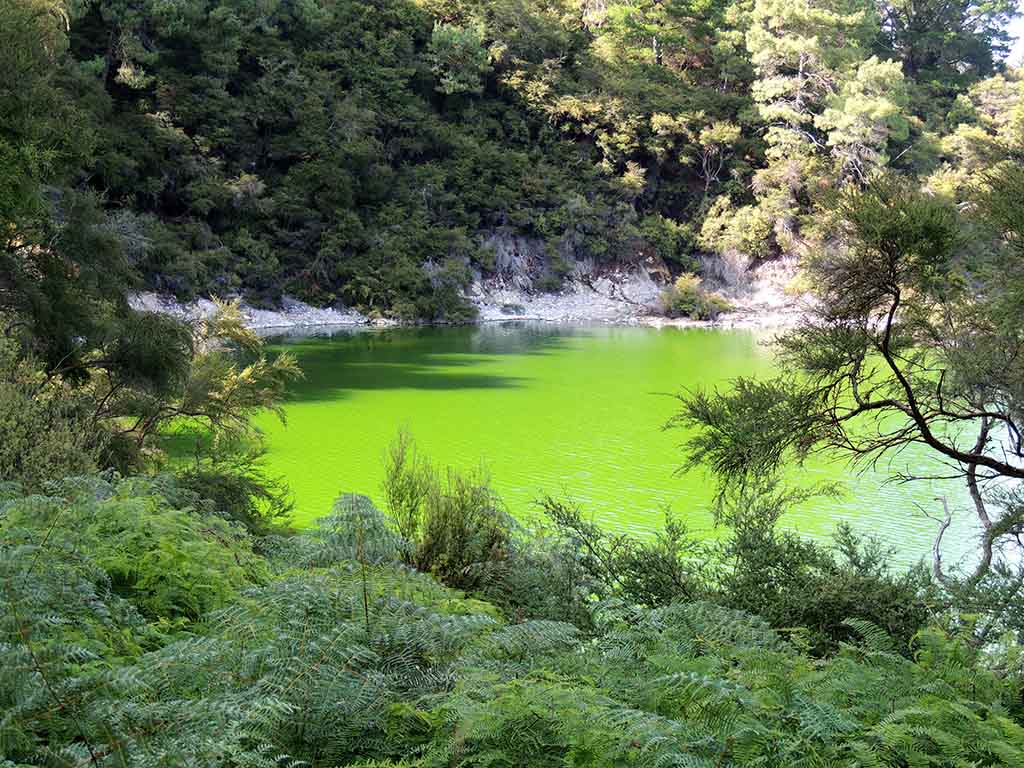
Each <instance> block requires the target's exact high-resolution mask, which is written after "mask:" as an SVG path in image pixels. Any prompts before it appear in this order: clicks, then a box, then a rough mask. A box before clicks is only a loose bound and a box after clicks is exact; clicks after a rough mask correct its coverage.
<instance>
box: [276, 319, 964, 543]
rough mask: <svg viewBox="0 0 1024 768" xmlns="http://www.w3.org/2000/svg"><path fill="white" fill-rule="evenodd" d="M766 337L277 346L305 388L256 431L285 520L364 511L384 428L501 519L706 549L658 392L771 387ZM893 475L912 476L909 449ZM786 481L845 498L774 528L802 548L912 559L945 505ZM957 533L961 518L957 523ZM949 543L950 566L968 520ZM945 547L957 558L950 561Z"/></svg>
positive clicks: (473, 332)
mask: <svg viewBox="0 0 1024 768" xmlns="http://www.w3.org/2000/svg"><path fill="white" fill-rule="evenodd" d="M769 339H770V335H768V334H764V333H755V332H750V331H725V330H705V329H676V328H670V329H660V330H659V329H653V328H646V327H643V328H640V327H607V326H604V327H600V326H598V327H564V326H551V325H547V326H538V325H527V324H516V325H488V326H482V327H475V328H471V327H466V328H431V329H400V330H386V331H369V332H366V331H364V332H352V333H349V332H345V333H338V334H335V335H333V336H313V337H307V338H291V339H278V340H275V343H279V344H282V345H286V347H287V348H288V349H289V350H290V351H291V352H293V353H294V354H295V355H296V356H297V357H298V359H299V362H300V364H301V366H302V368H303V369H304V371H305V375H306V378H305V380H304V381H302V382H300V383H298V384H297V385H296V386H295V387H294V388H293V391H292V394H291V396H290V398H289V401H288V403H287V406H286V412H287V426H282V425H280V424H279V423H278V422H277V421H276V419H274V418H273V417H272V416H270V415H264V416H261V417H260V418H259V420H258V422H259V426H260V427H261V429H263V431H264V433H265V434H266V438H267V446H268V462H269V465H270V469H271V471H272V472H274V473H277V474H280V475H283V476H284V477H285V478H286V479H287V480H288V482H289V484H290V485H291V487H292V490H293V492H294V495H295V499H296V522H297V523H298V524H300V525H305V524H311V523H313V522H314V521H315V519H316V518H318V517H322V516H324V515H326V514H327V513H328V512H329V511H330V509H331V506H332V503H333V501H334V499H335V498H336V497H337V496H338V495H339V493H341V492H358V493H365V494H367V495H369V496H371V497H373V498H375V499H378V500H379V499H380V483H381V479H382V476H383V471H382V465H381V462H382V457H383V455H384V453H385V450H386V448H387V445H388V443H389V442H390V441H391V440H392V439H393V438H394V436H395V435H396V433H397V432H398V431H399V429H402V428H405V429H408V430H409V431H410V432H411V433H412V435H413V436H414V438H415V439H416V441H417V443H418V445H419V448H420V450H421V452H422V453H424V454H425V455H427V456H429V457H431V458H432V459H433V460H434V461H435V462H436V463H438V464H441V465H452V466H456V467H460V468H472V467H475V466H478V465H479V464H480V463H481V462H482V463H483V464H484V465H486V467H487V468H488V469H489V470H490V473H491V475H492V476H493V480H494V485H495V487H496V488H497V490H498V491H499V493H500V494H501V496H502V498H503V499H504V500H505V502H506V504H507V506H508V507H509V509H510V511H511V512H512V513H513V514H514V515H516V516H517V517H519V518H521V519H528V518H529V517H530V516H531V515H534V514H536V507H535V505H534V503H533V502H534V501H535V500H536V499H537V498H538V497H539V496H541V495H542V494H544V493H551V494H555V495H566V496H570V497H572V498H573V499H574V500H575V501H577V502H578V503H579V504H581V505H582V507H583V508H584V509H585V510H586V511H587V512H588V513H589V514H591V515H592V516H593V517H594V518H595V519H596V520H598V521H600V522H602V523H604V524H607V525H609V526H612V527H614V528H617V529H621V530H628V531H633V532H638V533H643V532H647V531H650V530H652V529H653V528H656V527H658V526H659V525H660V523H661V521H662V520H663V510H664V508H665V507H667V506H671V507H672V509H673V511H674V512H675V513H676V514H677V515H679V516H680V517H682V518H683V519H685V520H686V521H687V522H688V524H689V525H690V526H691V528H693V529H696V530H698V531H701V532H703V533H705V534H706V535H715V532H714V531H713V529H712V521H711V516H710V514H709V512H708V508H709V505H710V501H711V498H712V494H713V489H712V487H711V485H710V482H709V478H708V477H707V476H706V475H704V474H703V473H700V472H691V473H688V474H686V475H684V476H678V475H675V474H674V470H675V469H676V468H677V467H678V466H679V464H680V462H681V453H680V451H679V449H678V446H679V444H680V443H681V442H682V441H683V440H684V438H685V435H684V434H682V433H680V432H679V431H670V432H663V431H661V429H660V427H661V425H662V424H663V423H664V422H665V420H666V419H667V418H668V417H669V416H670V415H671V414H672V413H673V410H674V407H675V405H676V403H675V401H674V400H673V399H672V398H670V397H668V396H667V394H666V393H672V392H678V391H679V390H680V389H683V388H694V387H700V386H716V385H718V386H725V385H727V383H728V380H729V379H731V378H733V377H735V376H740V375H744V376H750V375H770V374H771V373H772V358H771V353H770V350H769V349H767V348H766V347H765V346H764V342H766V341H768V340H769ZM916 450H917V452H914V451H908V452H905V453H904V454H903V455H901V457H900V459H899V461H900V466H901V467H906V466H908V465H909V466H917V465H921V466H924V464H925V462H927V461H928V457H927V454H926V453H924V451H923V449H916ZM792 475H793V479H795V480H799V481H801V482H813V481H816V480H829V481H836V480H840V481H842V482H843V484H844V486H845V489H846V493H845V494H844V495H843V496H842V497H840V498H837V499H831V498H820V499H815V500H813V501H811V502H807V503H805V504H804V505H803V506H802V507H801V508H799V509H796V510H794V511H793V512H792V513H790V514H789V515H787V518H786V521H785V522H786V524H787V525H790V526H792V527H793V528H795V529H797V530H799V531H800V532H802V533H805V534H808V535H811V536H815V537H823V536H827V535H828V534H829V533H830V532H831V531H832V529H833V528H834V526H835V524H836V523H837V522H839V521H840V520H846V521H849V522H851V523H852V524H853V525H854V526H855V527H856V528H857V529H859V530H862V531H870V532H872V533H875V534H877V535H879V536H881V537H883V538H884V539H885V540H886V541H888V542H890V543H892V544H893V545H895V546H897V547H898V548H899V550H900V555H901V557H900V559H901V560H904V561H906V560H912V559H917V558H918V557H920V556H922V555H925V554H926V553H927V551H928V549H929V547H930V545H931V539H932V535H933V532H934V529H935V523H934V522H933V521H931V520H929V519H928V518H927V517H925V516H924V514H922V512H921V511H920V509H919V508H918V506H916V505H920V507H921V508H924V509H926V510H929V511H931V512H935V511H937V507H938V502H937V501H935V497H936V496H937V495H939V494H947V495H948V496H950V498H953V499H956V500H960V499H961V498H962V496H963V494H962V491H961V489H960V488H959V487H958V486H957V485H956V484H949V483H946V484H935V483H921V484H914V485H894V484H885V482H884V480H885V477H886V475H885V473H884V472H878V473H868V474H864V475H856V474H854V473H852V472H850V470H849V469H848V468H847V467H846V466H845V465H844V464H843V463H839V462H831V463H830V462H826V461H817V462H815V463H814V464H813V465H812V466H810V467H808V468H805V469H802V470H800V471H798V472H794V473H792ZM962 519H968V518H966V517H963V518H962ZM952 533H953V535H950V536H949V537H948V539H949V541H950V543H951V546H952V547H953V549H954V550H962V548H963V547H964V545H965V544H966V540H967V537H969V536H970V535H971V531H970V529H969V528H968V527H967V524H966V522H965V523H964V524H963V525H962V526H961V527H960V529H959V530H954V531H953V532H952ZM958 542H959V546H958Z"/></svg>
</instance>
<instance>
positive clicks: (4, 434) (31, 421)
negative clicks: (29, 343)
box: [0, 337, 101, 492]
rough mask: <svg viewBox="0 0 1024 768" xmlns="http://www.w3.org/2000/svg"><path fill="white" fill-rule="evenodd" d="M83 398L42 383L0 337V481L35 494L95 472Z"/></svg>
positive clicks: (92, 434) (94, 440) (95, 445)
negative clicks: (49, 485) (52, 482)
mask: <svg viewBox="0 0 1024 768" xmlns="http://www.w3.org/2000/svg"><path fill="white" fill-rule="evenodd" d="M88 406H89V401H88V398H87V397H86V396H84V395H82V394H80V393H77V392H75V391H73V390H72V389H71V388H70V387H68V386H67V385H65V384H63V383H61V382H60V381H47V380H46V377H45V376H44V374H43V373H42V372H40V371H37V370H35V369H34V368H33V366H32V365H31V364H30V363H28V362H22V361H19V360H18V359H17V351H16V348H15V346H14V345H13V344H12V343H11V342H9V341H7V340H5V339H4V338H3V337H0V480H6V481H10V482H17V483H20V484H21V485H22V487H23V488H24V489H25V490H26V491H30V492H31V491H38V490H40V489H42V487H43V485H44V484H45V483H46V481H48V480H52V479H56V478H61V477H65V476H66V475H76V474H81V473H84V472H88V471H90V470H92V469H94V468H95V464H96V457H97V455H98V453H99V449H100V448H101V445H100V441H99V438H98V436H97V430H96V429H95V427H94V425H93V424H92V422H91V419H90V416H91V413H92V412H91V410H90V409H89V407H88Z"/></svg>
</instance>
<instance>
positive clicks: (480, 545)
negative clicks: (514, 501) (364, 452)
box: [383, 434, 513, 589]
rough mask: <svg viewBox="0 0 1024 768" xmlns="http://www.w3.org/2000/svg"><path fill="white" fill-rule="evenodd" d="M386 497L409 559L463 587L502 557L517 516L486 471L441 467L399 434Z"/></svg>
mask: <svg viewBox="0 0 1024 768" xmlns="http://www.w3.org/2000/svg"><path fill="white" fill-rule="evenodd" d="M383 487H384V497H385V499H386V501H387V504H388V512H389V514H390V516H391V518H392V520H393V521H394V524H395V526H396V527H397V528H398V531H399V533H400V534H401V535H402V536H403V537H404V538H405V539H407V540H408V542H409V546H408V551H407V553H406V561H407V562H408V563H409V564H410V565H413V566H415V567H416V568H419V569H420V570H423V571H427V572H429V573H432V574H434V575H435V576H437V578H438V579H440V580H441V581H442V582H443V583H444V584H447V585H449V586H453V587H457V588H459V589H471V588H473V587H475V586H477V585H478V583H479V578H478V576H477V574H478V573H479V569H478V566H480V565H481V564H483V563H486V562H489V561H491V560H495V559H501V558H503V557H504V556H505V555H506V553H507V547H508V543H509V539H510V536H511V532H512V528H513V521H512V518H511V517H510V516H509V515H508V513H507V512H506V511H505V510H504V508H503V507H502V504H501V500H500V499H499V498H498V496H497V494H496V493H495V492H494V491H493V490H492V489H491V487H490V478H489V477H488V476H487V474H486V473H485V472H484V471H483V470H479V471H477V472H473V473H463V472H459V471H456V470H454V469H451V468H449V469H448V470H447V471H445V472H443V473H440V472H437V471H436V470H435V469H434V468H433V467H432V466H431V465H430V463H429V462H427V461H426V460H425V459H422V458H420V457H418V456H417V455H416V447H415V444H414V442H413V441H412V440H411V438H409V437H408V436H407V435H404V434H403V435H399V437H398V438H397V439H396V440H395V442H393V443H392V445H391V448H390V449H389V453H388V456H387V457H386V460H385V479H384V485H383Z"/></svg>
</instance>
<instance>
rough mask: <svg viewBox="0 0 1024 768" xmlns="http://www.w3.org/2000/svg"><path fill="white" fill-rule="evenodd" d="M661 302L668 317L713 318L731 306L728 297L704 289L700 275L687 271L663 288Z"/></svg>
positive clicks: (727, 310) (728, 309) (729, 309)
mask: <svg viewBox="0 0 1024 768" xmlns="http://www.w3.org/2000/svg"><path fill="white" fill-rule="evenodd" d="M661 303H662V307H663V308H664V310H665V313H666V314H667V315H668V316H669V317H689V318H690V319H692V320H715V319H717V318H718V316H719V315H721V314H722V313H724V312H729V311H731V310H732V308H733V307H732V304H730V303H729V300H728V299H726V298H725V297H724V296H722V295H720V294H718V293H714V292H712V291H707V290H705V289H704V288H703V287H702V286H701V279H700V277H698V276H697V275H694V274H692V273H689V272H687V273H685V274H682V275H680V276H679V277H678V278H676V281H675V282H674V283H673V284H672V285H671V286H670V287H668V288H666V289H665V291H664V292H663V293H662V295H661Z"/></svg>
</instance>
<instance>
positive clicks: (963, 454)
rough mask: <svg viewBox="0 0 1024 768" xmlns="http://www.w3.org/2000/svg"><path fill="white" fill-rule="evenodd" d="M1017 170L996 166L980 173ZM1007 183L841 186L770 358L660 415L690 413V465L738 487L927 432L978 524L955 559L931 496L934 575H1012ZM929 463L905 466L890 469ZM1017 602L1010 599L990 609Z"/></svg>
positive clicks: (953, 583)
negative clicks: (762, 367) (746, 376)
mask: <svg viewBox="0 0 1024 768" xmlns="http://www.w3.org/2000/svg"><path fill="white" fill-rule="evenodd" d="M1003 174H1006V175H1003ZM1016 176H1017V172H1016V171H1015V170H1013V171H1010V170H1005V169H999V170H997V171H995V172H993V175H992V178H993V180H995V179H1001V180H1003V181H1010V180H1011V179H1016ZM1017 190H1018V188H1017V187H1016V186H1015V185H1014V184H1012V183H1011V184H1008V185H1003V184H996V185H993V186H991V187H986V188H984V189H982V190H979V191H978V192H976V193H975V194H976V198H977V200H978V202H979V205H977V207H976V208H975V212H974V215H972V216H971V217H970V218H967V217H964V216H962V215H959V214H958V212H957V210H956V208H955V206H954V205H953V204H952V203H951V202H950V201H949V200H946V199H943V198H937V197H934V196H932V195H928V194H923V193H921V192H920V191H918V190H916V189H914V188H912V187H911V186H910V185H908V184H907V183H906V182H904V181H902V180H895V179H892V178H881V179H878V180H876V181H875V182H874V183H873V184H872V186H871V187H870V188H868V189H865V190H857V189H853V188H848V189H846V190H845V191H844V192H843V193H841V194H840V195H839V196H838V197H837V198H836V199H835V201H834V207H833V209H832V212H833V216H832V218H830V219H829V220H828V225H829V226H830V228H832V229H833V231H835V232H837V233H839V240H840V242H838V243H837V245H836V247H833V248H823V249H821V250H820V251H819V252H818V253H816V254H815V256H814V258H813V259H810V260H809V262H808V270H809V276H810V278H811V282H812V284H813V287H814V291H815V293H816V294H817V302H816V304H815V306H814V308H813V309H812V310H811V311H809V312H808V314H807V316H806V318H805V319H804V321H803V322H802V323H801V324H800V325H799V326H797V327H796V328H794V329H792V330H790V331H788V332H787V333H785V334H783V335H781V336H780V337H779V338H778V339H777V344H778V349H779V361H780V363H781V366H782V374H781V375H780V376H779V377H777V378H776V379H774V380H769V381H748V380H738V381H736V382H734V386H733V388H732V389H731V390H730V391H726V392H715V393H707V392H698V393H693V394H688V395H684V396H682V397H681V400H682V402H683V408H682V410H681V412H680V413H679V414H678V415H677V416H676V417H675V418H674V419H673V420H672V421H671V422H670V424H669V425H670V426H683V425H686V426H690V427H696V428H697V429H696V431H695V432H694V433H693V435H692V436H691V437H690V438H689V440H688V442H687V444H686V449H687V453H688V459H687V466H690V467H694V466H698V465H701V464H704V465H706V466H707V467H708V468H709V469H711V470H712V471H713V472H714V474H715V475H716V476H717V479H718V481H719V485H720V489H721V490H722V492H723V493H734V492H738V491H741V490H742V489H744V488H746V487H748V486H749V485H750V484H751V483H752V482H754V481H756V480H757V479H759V478H764V477H770V476H772V475H773V474H775V472H776V471H777V470H779V469H780V468H781V467H782V466H783V465H785V464H787V463H789V462H793V463H800V462H802V461H803V460H804V459H806V457H807V456H809V455H811V454H812V453H815V452H821V451H829V452H830V454H831V455H836V452H838V453H839V454H841V455H846V456H847V457H849V458H850V459H851V460H852V461H853V462H855V463H860V464H861V465H866V464H867V463H877V462H879V461H885V460H888V459H889V458H891V457H892V456H894V455H896V454H898V453H899V451H900V450H901V449H902V448H903V447H904V446H906V445H908V444H910V443H912V442H920V443H923V444H925V445H927V446H929V447H930V448H931V449H932V450H933V451H934V452H935V455H936V458H937V459H938V460H940V461H943V462H944V466H948V467H950V468H951V469H952V471H953V473H954V476H956V477H959V478H960V479H962V480H963V482H964V484H965V486H966V489H967V491H968V493H969V494H970V499H971V506H972V507H973V508H972V509H971V510H970V512H969V513H970V514H971V515H972V516H973V517H974V519H975V520H976V521H977V525H979V526H980V531H981V535H980V540H979V543H978V549H977V558H976V561H975V562H974V564H973V566H972V570H971V571H970V572H969V573H962V572H957V573H953V572H951V570H950V569H948V568H947V567H946V565H945V564H944V563H943V559H942V554H943V551H942V538H943V535H944V534H945V532H946V531H947V529H948V528H949V526H950V523H951V521H952V517H953V515H954V514H956V513H957V512H958V510H954V509H953V508H951V505H950V504H949V503H948V500H946V499H937V500H936V501H937V505H936V506H938V507H939V509H936V513H937V515H936V517H937V534H936V542H935V545H934V555H933V562H932V571H933V574H934V576H935V578H936V579H937V580H938V581H940V582H942V583H943V584H944V585H945V586H946V588H947V589H951V590H953V591H954V592H956V591H960V590H962V589H966V591H967V593H971V592H973V591H974V589H975V588H976V587H977V585H978V584H979V583H981V582H982V581H985V580H986V579H988V578H989V577H993V578H994V581H993V585H994V584H997V583H998V584H1001V585H1002V586H1001V587H1000V588H999V589H993V594H1001V595H1004V596H1005V595H1007V594H1009V592H1012V591H1013V589H1014V588H1013V587H1011V586H1010V585H1011V584H1016V585H1017V588H1019V586H1020V585H1021V584H1022V583H1024V573H1022V572H1021V570H1020V567H1019V564H1018V562H1017V560H1016V555H1015V554H1014V553H1015V552H1018V551H1019V540H1018V539H1017V532H1018V531H1019V530H1020V518H1019V516H1018V514H1019V507H1018V505H1016V504H1003V503H1001V500H1000V498H999V497H1000V488H1001V486H1002V485H1003V484H1004V483H1008V484H1010V485H1015V484H1016V482H1017V481H1019V480H1020V479H1021V478H1022V477H1024V470H1021V468H1020V464H1019V457H1020V456H1021V452H1022V448H1021V441H1020V439H1019V438H1018V437H1017V435H1019V427H1018V421H1019V417H1020V413H1021V409H1020V397H1021V394H1022V392H1021V390H1020V386H1019V383H1018V382H1017V381H1016V379H1012V380H1011V379H1010V378H1007V376H1006V374H1005V370H1006V367H1007V365H1009V364H1010V363H1009V362H1008V358H1007V354H1009V355H1011V356H1015V355H1016V354H1017V350H1019V349H1020V338H1021V318H1022V317H1024V315H1022V314H1021V312H1020V297H1021V295H1022V293H1021V287H1022V285H1024V283H1022V273H1021V268H1020V264H1021V262H1020V259H1019V252H1020V246H1019V242H1020V237H1019V236H1020V226H1021V224H1022V222H1024V216H1022V215H1021V212H1020V211H1021V200H1020V195H1019V192H1018V191H1017ZM971 235H973V239H972V241H971V244H970V247H969V248H965V244H966V242H967V237H968V236H971ZM997 433H999V434H1007V435H1010V436H1011V437H1009V439H1008V440H1006V441H1004V440H1003V439H1002V438H996V437H995V435H996V434H997ZM928 474H929V472H928V470H922V469H920V468H913V467H911V468H907V469H906V470H905V471H903V472H900V473H898V474H897V475H896V476H897V477H899V478H900V479H904V480H908V481H909V480H915V479H921V477H923V476H927V475H928ZM940 510H941V512H940ZM1015 613H1016V608H1015V607H1013V606H1011V605H1010V603H1008V602H1004V603H1003V604H1002V605H1001V606H1000V607H998V608H997V609H996V610H995V614H996V616H997V617H998V616H1000V615H1002V616H1010V615H1012V614H1015ZM1005 621H1006V619H1003V618H994V619H993V620H992V621H990V622H986V623H985V624H983V625H982V626H980V627H978V633H977V634H976V635H975V637H974V642H976V643H978V644H984V643H986V642H988V641H989V640H990V639H991V637H992V635H993V633H996V632H998V631H999V627H1001V626H1005V623H1004V622H1005ZM1010 621H1011V623H1014V624H1016V622H1015V621H1014V620H1010Z"/></svg>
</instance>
